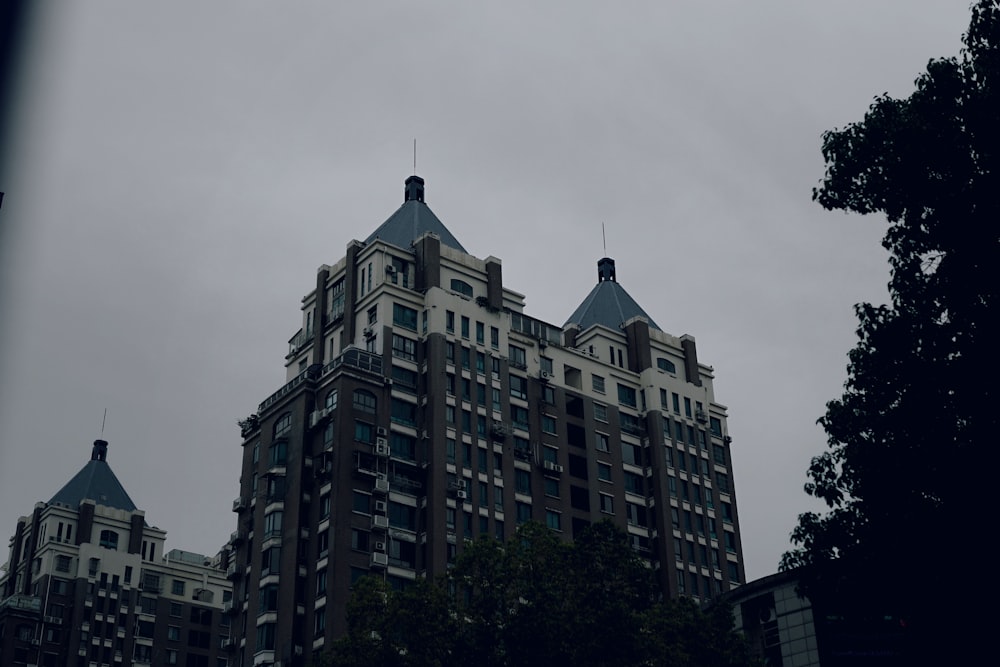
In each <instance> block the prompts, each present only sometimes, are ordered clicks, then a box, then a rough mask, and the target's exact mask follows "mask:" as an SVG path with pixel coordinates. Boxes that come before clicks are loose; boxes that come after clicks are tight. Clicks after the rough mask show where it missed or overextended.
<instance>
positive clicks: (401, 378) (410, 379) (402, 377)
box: [392, 366, 454, 393]
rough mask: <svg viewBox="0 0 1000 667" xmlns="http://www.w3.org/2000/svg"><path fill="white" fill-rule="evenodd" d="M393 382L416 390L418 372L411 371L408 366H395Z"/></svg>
mask: <svg viewBox="0 0 1000 667" xmlns="http://www.w3.org/2000/svg"><path fill="white" fill-rule="evenodd" d="M392 382H393V385H394V386H396V387H399V388H401V389H406V390H409V391H412V392H415V391H416V390H417V372H416V371H411V370H410V369H408V368H400V367H399V366H393V367H392ZM452 393H454V392H452Z"/></svg>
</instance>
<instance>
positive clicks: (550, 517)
mask: <svg viewBox="0 0 1000 667" xmlns="http://www.w3.org/2000/svg"><path fill="white" fill-rule="evenodd" d="M545 525H546V526H548V527H549V529H550V530H562V515H561V514H560V513H559V512H556V511H555V510H549V509H547V510H545Z"/></svg>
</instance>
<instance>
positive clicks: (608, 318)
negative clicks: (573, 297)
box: [566, 257, 662, 331]
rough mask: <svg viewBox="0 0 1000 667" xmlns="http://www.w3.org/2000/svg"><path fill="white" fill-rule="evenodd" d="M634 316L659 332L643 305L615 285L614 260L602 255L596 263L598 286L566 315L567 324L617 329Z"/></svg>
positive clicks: (616, 282) (616, 280) (583, 328)
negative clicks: (571, 312) (596, 325)
mask: <svg viewBox="0 0 1000 667" xmlns="http://www.w3.org/2000/svg"><path fill="white" fill-rule="evenodd" d="M633 317H643V318H645V319H646V320H648V321H649V326H650V328H652V329H658V330H660V331H662V329H660V327H658V326H657V325H656V322H654V321H653V318H651V317H650V316H649V315H648V314H646V311H645V310H643V309H642V306H640V305H639V304H638V303H636V301H635V299H633V298H632V297H631V296H630V295H629V293H628V292H626V291H625V288H624V287H622V286H621V285H619V284H618V279H617V275H616V271H615V260H613V259H611V258H610V257H602V258H601V259H600V260H598V262H597V285H595V286H594V288H593V289H592V290H590V294H588V295H587V298H586V299H584V300H583V303H581V304H580V305H579V306H578V307H577V309H576V310H574V311H573V314H572V315H570V316H569V319H568V320H566V326H568V325H570V324H576V325H578V326H579V327H580V329H582V330H585V329H589V328H590V327H592V326H593V325H595V324H600V325H602V326H605V327H607V328H609V329H618V328H619V327H620V326H621V325H622V323H624V322H627V321H628V320H630V319H632V318H633Z"/></svg>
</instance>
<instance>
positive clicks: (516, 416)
mask: <svg viewBox="0 0 1000 667" xmlns="http://www.w3.org/2000/svg"><path fill="white" fill-rule="evenodd" d="M510 418H511V421H512V422H513V423H514V427H515V428H520V429H524V430H525V431H527V430H528V410H527V408H522V407H521V406H519V405H512V406H510Z"/></svg>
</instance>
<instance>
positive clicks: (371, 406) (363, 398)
mask: <svg viewBox="0 0 1000 667" xmlns="http://www.w3.org/2000/svg"><path fill="white" fill-rule="evenodd" d="M377 405H378V401H377V399H376V398H375V394H373V393H371V392H370V391H368V390H366V389H355V390H354V409H355V410H358V411H360V412H367V413H369V414H375V409H376V407H377Z"/></svg>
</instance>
